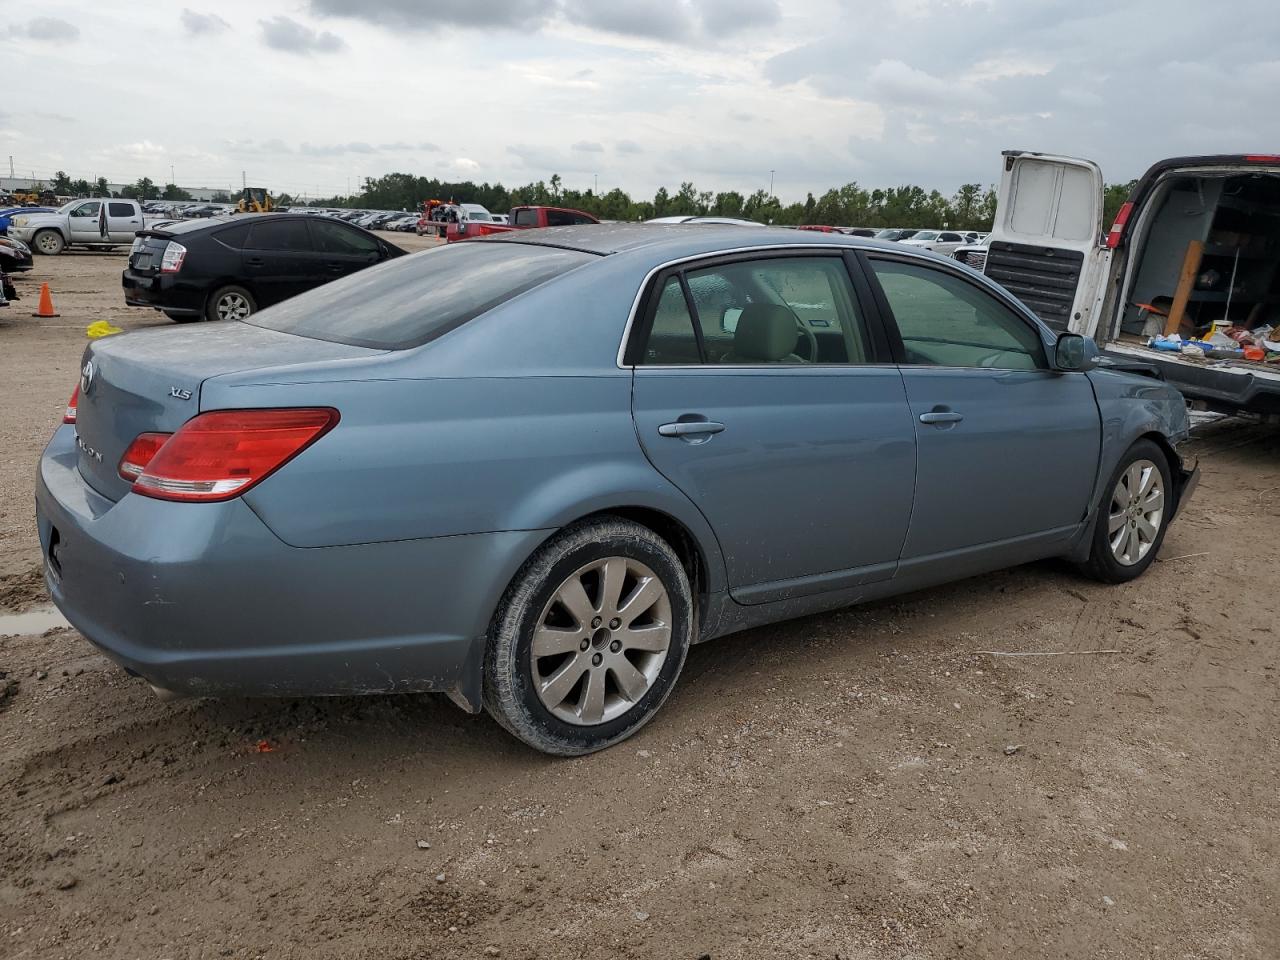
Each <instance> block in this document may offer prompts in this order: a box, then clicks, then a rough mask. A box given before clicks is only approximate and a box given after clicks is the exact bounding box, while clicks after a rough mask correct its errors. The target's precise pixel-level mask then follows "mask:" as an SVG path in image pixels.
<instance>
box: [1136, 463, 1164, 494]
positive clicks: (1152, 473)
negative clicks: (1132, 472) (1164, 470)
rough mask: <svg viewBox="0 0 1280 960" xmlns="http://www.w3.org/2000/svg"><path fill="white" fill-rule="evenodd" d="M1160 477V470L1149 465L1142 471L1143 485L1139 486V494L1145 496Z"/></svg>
mask: <svg viewBox="0 0 1280 960" xmlns="http://www.w3.org/2000/svg"><path fill="white" fill-rule="evenodd" d="M1159 479H1160V471H1159V470H1157V469H1156V468H1155V467H1147V468H1146V469H1144V470H1143V471H1142V486H1141V487H1139V488H1138V495H1139V496H1141V497H1145V496H1146V495H1147V494H1148V493H1150V492H1151V488H1152V486H1154V484H1155V482H1156V481H1157V480H1159Z"/></svg>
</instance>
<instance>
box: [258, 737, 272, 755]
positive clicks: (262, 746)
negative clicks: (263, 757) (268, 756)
mask: <svg viewBox="0 0 1280 960" xmlns="http://www.w3.org/2000/svg"><path fill="white" fill-rule="evenodd" d="M254 749H256V750H257V751H258V752H259V753H275V752H276V748H275V747H274V746H273V745H272V743H271V741H270V740H259V741H258V744H257V746H256V747H255V748H254Z"/></svg>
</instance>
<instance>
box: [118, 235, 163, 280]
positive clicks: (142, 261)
mask: <svg viewBox="0 0 1280 960" xmlns="http://www.w3.org/2000/svg"><path fill="white" fill-rule="evenodd" d="M171 239H172V237H171V236H170V235H169V234H166V233H153V232H151V231H149V230H144V231H140V232H139V233H138V236H137V238H136V239H135V240H134V241H133V247H132V249H131V250H130V251H129V268H130V269H131V270H133V272H134V273H136V274H139V275H141V276H144V277H152V276H155V275H156V274H157V273H159V272H160V259H161V258H162V257H163V256H164V248H165V247H167V246H168V245H169V241H170V240H171Z"/></svg>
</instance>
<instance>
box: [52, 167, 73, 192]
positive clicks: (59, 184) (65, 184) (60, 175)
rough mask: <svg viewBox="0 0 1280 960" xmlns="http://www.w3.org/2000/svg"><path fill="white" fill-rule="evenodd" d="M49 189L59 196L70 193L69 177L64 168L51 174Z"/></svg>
mask: <svg viewBox="0 0 1280 960" xmlns="http://www.w3.org/2000/svg"><path fill="white" fill-rule="evenodd" d="M50 189H51V190H53V192H54V193H56V194H58V195H59V196H64V197H65V196H66V195H67V194H69V193H71V177H70V176H69V175H68V174H67V172H66V171H65V170H59V171H58V172H57V173H55V174H54V175H53V184H52V185H51V187H50Z"/></svg>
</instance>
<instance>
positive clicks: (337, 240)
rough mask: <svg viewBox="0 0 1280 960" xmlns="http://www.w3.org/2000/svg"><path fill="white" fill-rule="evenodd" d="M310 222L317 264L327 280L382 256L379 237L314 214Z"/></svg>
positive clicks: (360, 268)
mask: <svg viewBox="0 0 1280 960" xmlns="http://www.w3.org/2000/svg"><path fill="white" fill-rule="evenodd" d="M309 226H310V227H311V239H312V242H313V244H314V245H315V249H316V258H317V260H318V266H320V267H321V268H322V269H323V270H324V273H325V276H326V277H327V278H328V279H330V280H335V279H337V278H338V277H345V276H346V275H347V274H349V273H355V272H356V271H357V270H363V269H364V268H365V267H367V266H369V265H371V264H374V263H377V262H378V261H379V260H381V259H382V248H381V247H380V246H379V245H378V241H377V240H376V239H375V238H374V237H371V236H369V235H368V234H367V233H365V232H363V231H362V230H356V229H354V228H352V227H348V226H347V225H346V224H345V223H338V222H337V221H336V220H328V219H325V218H323V217H315V218H313V219H312V220H311V222H310V224H309Z"/></svg>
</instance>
